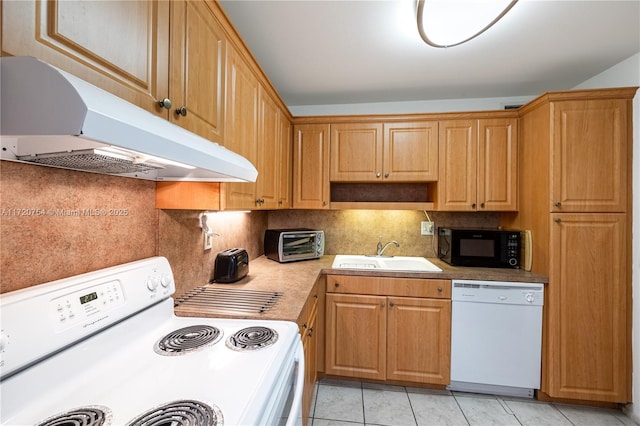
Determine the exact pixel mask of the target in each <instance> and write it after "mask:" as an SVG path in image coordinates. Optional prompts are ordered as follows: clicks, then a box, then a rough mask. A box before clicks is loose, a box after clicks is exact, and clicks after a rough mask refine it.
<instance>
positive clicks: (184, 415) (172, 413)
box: [127, 400, 224, 426]
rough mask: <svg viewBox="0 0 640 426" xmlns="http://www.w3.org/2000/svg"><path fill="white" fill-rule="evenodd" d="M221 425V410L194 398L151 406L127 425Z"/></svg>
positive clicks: (222, 421)
mask: <svg viewBox="0 0 640 426" xmlns="http://www.w3.org/2000/svg"><path fill="white" fill-rule="evenodd" d="M151 425H153V426H165V425H166V426H222V425H224V418H223V417H222V411H220V409H219V408H218V407H217V406H215V405H209V404H205V403H203V402H200V401H195V400H181V401H174V402H169V403H167V404H164V405H162V406H160V407H156V408H153V409H151V410H149V411H147V412H146V413H144V414H142V415H140V416H139V417H137V418H136V419H134V420H133V421H132V422H130V423H128V424H127V426H151Z"/></svg>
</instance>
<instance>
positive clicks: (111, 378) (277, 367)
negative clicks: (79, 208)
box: [0, 257, 304, 426]
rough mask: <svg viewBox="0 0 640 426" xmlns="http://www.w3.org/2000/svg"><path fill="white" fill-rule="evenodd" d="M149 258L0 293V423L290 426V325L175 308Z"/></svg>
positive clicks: (170, 289) (298, 373) (165, 277)
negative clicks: (193, 314) (185, 313)
mask: <svg viewBox="0 0 640 426" xmlns="http://www.w3.org/2000/svg"><path fill="white" fill-rule="evenodd" d="M174 292H175V285H174V282H173V274H172V272H171V268H170V265H169V263H168V262H167V260H166V259H165V258H163V257H154V258H149V259H145V260H141V261H137V262H132V263H127V264H124V265H120V266H116V267H112V268H107V269H103V270H100V271H95V272H90V273H87V274H83V275H79V276H75V277H71V278H66V279H63V280H58V281H54V282H50V283H46V284H42V285H39V286H35V287H30V288H26V289H23V290H18V291H14V292H10V293H5V294H2V295H0V328H1V330H2V331H1V336H0V409H1V410H0V424H2V425H7V426H9V425H10V426H17V425H62V424H64V425H67V424H68V425H91V426H96V425H131V426H133V425H173V426H179V425H184V426H186V425H203V426H204V425H223V424H224V425H262V424H266V425H271V424H287V425H294V424H301V398H302V387H303V385H304V379H303V377H304V355H303V352H302V344H301V341H300V336H299V333H298V327H297V325H296V324H295V323H292V322H286V321H267V320H234V319H218V318H190V317H189V318H188V317H176V316H175V315H174V302H173V299H172V297H171V296H172V294H173V293H174Z"/></svg>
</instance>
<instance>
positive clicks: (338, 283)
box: [327, 275, 451, 299]
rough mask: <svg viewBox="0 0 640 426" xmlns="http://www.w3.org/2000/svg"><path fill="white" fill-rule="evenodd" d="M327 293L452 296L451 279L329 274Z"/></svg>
mask: <svg viewBox="0 0 640 426" xmlns="http://www.w3.org/2000/svg"><path fill="white" fill-rule="evenodd" d="M327 293H351V294H371V295H377V296H410V297H428V298H438V299H450V298H451V280H437V279H422V278H391V277H365V276H351V275H327Z"/></svg>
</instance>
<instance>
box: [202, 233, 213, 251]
mask: <svg viewBox="0 0 640 426" xmlns="http://www.w3.org/2000/svg"><path fill="white" fill-rule="evenodd" d="M202 235H204V250H205V251H207V250H211V247H213V234H211V233H209V232H203V233H202Z"/></svg>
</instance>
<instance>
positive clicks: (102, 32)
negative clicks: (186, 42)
mask: <svg viewBox="0 0 640 426" xmlns="http://www.w3.org/2000/svg"><path fill="white" fill-rule="evenodd" d="M2 52H3V54H11V55H14V56H34V57H36V58H38V59H40V60H42V61H44V62H47V63H49V64H51V65H53V66H56V67H58V68H60V69H62V70H65V71H67V72H69V73H71V74H74V75H76V76H78V77H79V78H82V79H83V80H86V81H88V82H89V83H91V84H93V85H96V86H98V87H100V88H102V89H104V90H106V91H108V92H111V93H113V94H115V95H116V96H119V97H121V98H123V99H125V100H127V101H129V102H131V103H133V104H135V105H138V106H139V107H141V108H143V109H146V110H147V111H151V112H154V113H156V114H158V115H161V116H163V117H167V110H166V109H162V108H160V106H159V104H158V102H159V100H161V99H163V98H165V97H168V95H169V91H168V85H169V77H168V75H169V2H167V1H59V0H57V1H56V0H50V1H43V0H39V1H35V0H30V1H4V2H2Z"/></svg>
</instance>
